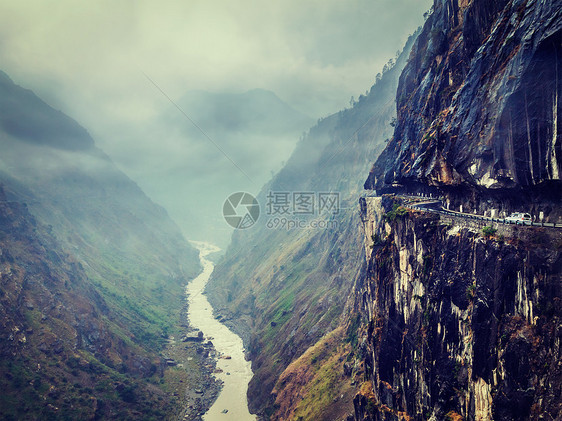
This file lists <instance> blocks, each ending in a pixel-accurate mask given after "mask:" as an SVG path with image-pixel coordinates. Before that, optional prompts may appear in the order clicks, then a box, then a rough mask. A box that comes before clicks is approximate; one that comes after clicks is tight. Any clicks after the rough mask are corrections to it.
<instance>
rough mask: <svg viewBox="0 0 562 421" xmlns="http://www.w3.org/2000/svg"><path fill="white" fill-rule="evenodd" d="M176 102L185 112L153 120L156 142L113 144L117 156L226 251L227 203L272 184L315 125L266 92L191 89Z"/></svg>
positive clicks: (153, 193) (190, 226) (187, 227)
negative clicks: (224, 210) (233, 195)
mask: <svg viewBox="0 0 562 421" xmlns="http://www.w3.org/2000/svg"><path fill="white" fill-rule="evenodd" d="M176 104H177V105H178V107H179V108H180V109H181V110H182V112H180V111H179V110H178V109H177V108H176V107H174V106H173V105H169V106H168V107H165V108H164V109H163V110H162V112H161V113H160V114H159V115H157V116H156V117H155V118H154V119H153V120H151V121H148V122H146V125H145V128H144V129H143V130H145V131H147V132H149V133H150V134H151V135H150V136H151V138H150V139H151V141H150V142H147V141H142V140H141V143H142V145H141V147H138V146H137V143H138V139H133V140H132V141H131V144H130V145H129V147H127V148H126V149H123V150H119V149H116V150H112V149H111V147H109V146H108V147H109V148H110V149H109V150H110V151H111V156H112V157H113V158H114V159H115V161H116V162H117V163H118V164H119V165H120V166H121V167H122V168H124V169H125V170H126V171H127V173H128V174H131V176H132V177H134V179H135V180H136V181H137V182H138V183H139V185H140V186H142V188H143V190H144V191H146V192H147V193H148V194H149V195H150V197H152V198H154V199H155V200H157V201H158V203H161V204H162V205H163V206H165V208H166V209H167V210H168V212H169V213H170V215H171V216H172V218H173V219H174V221H176V222H177V223H178V225H179V226H180V228H181V229H182V231H183V232H184V233H185V235H186V236H188V237H189V238H192V239H200V240H205V241H211V242H215V243H216V244H218V245H221V246H223V247H225V246H226V245H227V242H228V238H229V236H230V234H231V231H230V227H229V226H228V225H227V224H226V223H225V222H224V219H223V216H222V213H221V211H222V206H223V202H224V201H225V200H226V198H227V197H228V196H229V195H230V194H231V193H233V192H236V191H245V190H249V191H255V190H256V189H258V188H259V187H260V186H262V185H263V184H264V183H265V182H267V181H268V180H270V179H271V177H272V174H273V173H274V172H277V171H278V170H279V169H280V168H281V167H282V165H283V161H286V160H287V159H288V158H289V156H290V155H291V152H292V151H293V149H294V147H295V145H296V143H297V141H298V139H299V137H300V136H301V135H302V133H303V132H304V131H305V130H306V129H308V128H309V127H310V126H311V125H312V124H313V120H312V119H311V118H310V117H308V116H306V115H303V114H302V113H300V112H298V111H296V110H294V109H293V108H291V107H290V106H289V105H287V104H286V103H285V102H283V101H282V100H281V99H279V98H278V97H277V96H276V95H275V94H274V93H273V92H270V91H265V90H261V89H255V90H251V91H248V92H243V93H221V92H219V93H212V92H206V91H188V92H187V93H185V94H184V95H182V96H181V97H180V98H179V99H178V100H176ZM186 116H188V117H186ZM190 120H191V121H190ZM139 136H140V137H141V139H144V138H143V137H142V136H146V134H139ZM154 139H157V141H154ZM116 148H118V146H116ZM219 148H220V150H219ZM133 150H134V152H133ZM221 151H222V152H221ZM223 152H224V154H223ZM225 155H227V156H228V158H227V157H226V156H225ZM230 160H232V161H233V162H234V163H235V165H233V162H231V161H230ZM231 170H234V171H231ZM246 176H248V177H249V178H250V179H251V181H249V179H248V178H247V177H246Z"/></svg>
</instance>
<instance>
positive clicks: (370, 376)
mask: <svg viewBox="0 0 562 421" xmlns="http://www.w3.org/2000/svg"><path fill="white" fill-rule="evenodd" d="M390 200H391V199H389V198H386V199H385V198H367V199H366V200H365V201H364V203H363V206H362V214H363V220H364V221H365V228H366V232H371V233H376V234H377V235H378V236H379V237H382V238H384V241H380V242H379V243H377V244H375V245H374V246H373V248H372V253H371V254H370V256H369V269H368V271H367V274H366V278H365V280H364V283H363V285H362V286H360V287H359V288H358V289H359V291H358V294H357V297H358V308H360V312H361V314H362V318H363V321H364V330H363V336H362V337H363V340H364V341H365V342H366V343H367V345H368V347H367V352H365V357H364V359H365V367H366V373H367V383H368V384H369V386H368V387H362V388H361V390H362V392H361V393H359V394H358V395H357V396H356V398H355V408H356V419H359V420H426V419H432V420H444V419H464V420H490V419H495V420H518V419H521V420H527V419H543V418H541V416H546V414H550V415H551V416H552V419H559V418H560V416H561V415H562V408H561V405H560V402H559V396H560V393H562V389H561V387H562V370H561V369H560V367H559V364H558V361H559V360H560V357H561V352H562V350H561V349H560V339H561V338H562V330H561V328H560V326H561V325H560V322H561V320H562V305H561V303H562V301H561V298H562V290H561V285H562V234H561V233H558V232H555V231H536V230H533V229H526V230H525V229H521V228H519V229H517V228H514V231H513V232H512V234H511V235H508V236H506V237H505V238H503V239H502V238H486V237H484V236H483V235H482V233H481V232H478V231H475V230H471V229H467V228H465V227H462V226H458V225H448V224H446V223H445V222H442V221H440V220H439V217H438V216H436V215H432V214H427V213H426V214H424V213H420V212H410V213H408V214H407V215H405V216H402V217H397V218H396V219H395V220H394V221H393V222H379V221H382V220H383V215H381V214H380V212H381V211H380V209H385V210H386V211H388V210H390V209H392V203H391V201H390ZM370 215H376V217H372V216H370ZM447 417H448V418H447ZM460 417H462V418H460Z"/></svg>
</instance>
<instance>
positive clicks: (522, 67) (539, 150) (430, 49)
mask: <svg viewBox="0 0 562 421" xmlns="http://www.w3.org/2000/svg"><path fill="white" fill-rule="evenodd" d="M561 94H562V7H561V3H560V1H557V0H549V1H532V0H514V1H506V0H501V1H487V0H473V1H466V0H435V3H434V13H433V14H432V15H431V16H430V17H429V19H428V20H427V22H426V24H425V27H424V29H423V32H422V34H421V35H420V37H419V38H418V40H417V41H416V44H415V46H414V49H413V52H412V55H411V57H410V61H409V63H408V65H407V66H406V68H405V70H404V72H403V74H402V76H401V79H400V86H399V88H398V93H397V107H398V119H397V126H396V130H395V133H394V138H393V139H392V141H391V142H390V143H389V145H388V147H387V148H386V150H385V151H384V152H383V154H381V156H380V157H379V159H378V160H377V162H376V163H375V165H374V166H373V169H372V170H371V173H370V175H369V177H368V179H367V181H366V183H365V187H366V188H369V189H375V188H377V189H380V188H382V187H384V186H385V185H390V184H392V183H396V182H398V183H401V184H408V183H410V182H421V183H423V184H425V185H432V186H438V187H440V188H444V189H445V190H447V188H450V187H451V186H461V185H462V186H465V187H469V188H470V189H478V190H479V191H482V190H488V191H491V192H490V194H493V191H498V190H501V189H508V190H512V189H519V190H521V189H522V190H525V189H530V190H533V191H536V187H535V186H546V187H545V188H546V190H547V192H549V191H550V192H552V190H553V189H558V190H562V188H561V184H560V180H561V174H562V172H561V171H562V141H561V137H560V133H561V132H562V126H561V121H562V114H561V109H562V107H561V99H560V97H561Z"/></svg>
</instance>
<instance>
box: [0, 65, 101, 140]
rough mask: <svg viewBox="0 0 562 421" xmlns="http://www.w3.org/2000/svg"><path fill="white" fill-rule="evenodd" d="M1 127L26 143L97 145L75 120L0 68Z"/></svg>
mask: <svg viewBox="0 0 562 421" xmlns="http://www.w3.org/2000/svg"><path fill="white" fill-rule="evenodd" d="M0 127H1V128H2V129H3V131H4V132H6V133H8V134H10V135H12V136H14V137H16V138H18V139H21V140H24V141H27V142H31V143H35V144H38V145H46V146H51V147H55V148H60V149H68V150H86V149H90V148H92V147H94V140H93V139H92V137H91V136H90V135H89V134H88V132H87V131H86V130H85V129H84V128H83V127H81V126H80V125H79V124H78V123H76V121H74V120H73V119H71V118H70V117H68V116H67V115H65V114H63V113H62V112H60V111H57V110H54V109H53V108H51V107H50V106H49V105H47V104H46V103H45V102H44V101H43V100H41V99H40V98H39V97H37V96H36V95H35V94H34V93H33V92H32V91H30V90H27V89H23V88H21V87H20V86H18V85H16V84H14V82H13V81H12V80H11V79H10V77H9V76H8V75H7V74H6V73H4V72H2V71H0Z"/></svg>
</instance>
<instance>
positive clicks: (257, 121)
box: [178, 89, 312, 136]
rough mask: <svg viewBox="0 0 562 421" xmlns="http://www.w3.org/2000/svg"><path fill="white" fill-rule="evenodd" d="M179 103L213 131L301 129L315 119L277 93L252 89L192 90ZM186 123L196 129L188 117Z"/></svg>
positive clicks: (285, 132) (196, 119)
mask: <svg viewBox="0 0 562 421" xmlns="http://www.w3.org/2000/svg"><path fill="white" fill-rule="evenodd" d="M178 104H179V105H180V106H181V107H182V108H183V109H184V110H185V111H186V112H187V113H188V114H189V115H190V117H192V118H193V119H194V120H195V121H196V122H197V124H198V125H200V126H202V127H205V128H207V129H208V130H210V131H212V132H217V133H223V132H252V133H256V134H257V133H259V134H262V135H264V134H265V135H268V136H270V135H271V134H287V133H290V134H293V132H295V131H296V132H298V134H299V135H300V133H301V132H302V131H303V130H304V129H306V128H308V127H310V125H311V123H312V119H311V118H310V117H308V116H306V115H304V114H302V113H300V112H298V111H296V110H295V109H294V108H292V107H291V106H289V105H288V104H287V103H285V102H283V101H282V100H281V99H280V98H279V97H278V96H277V95H276V94H275V93H273V92H271V91H267V90H264V89H253V90H250V91H248V92H243V93H223V92H207V91H189V92H188V93H186V94H185V95H184V96H183V97H182V98H181V99H180V100H179V101H178ZM183 125H184V126H186V128H187V129H189V130H193V126H191V125H190V124H189V122H188V121H184V122H183Z"/></svg>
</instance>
